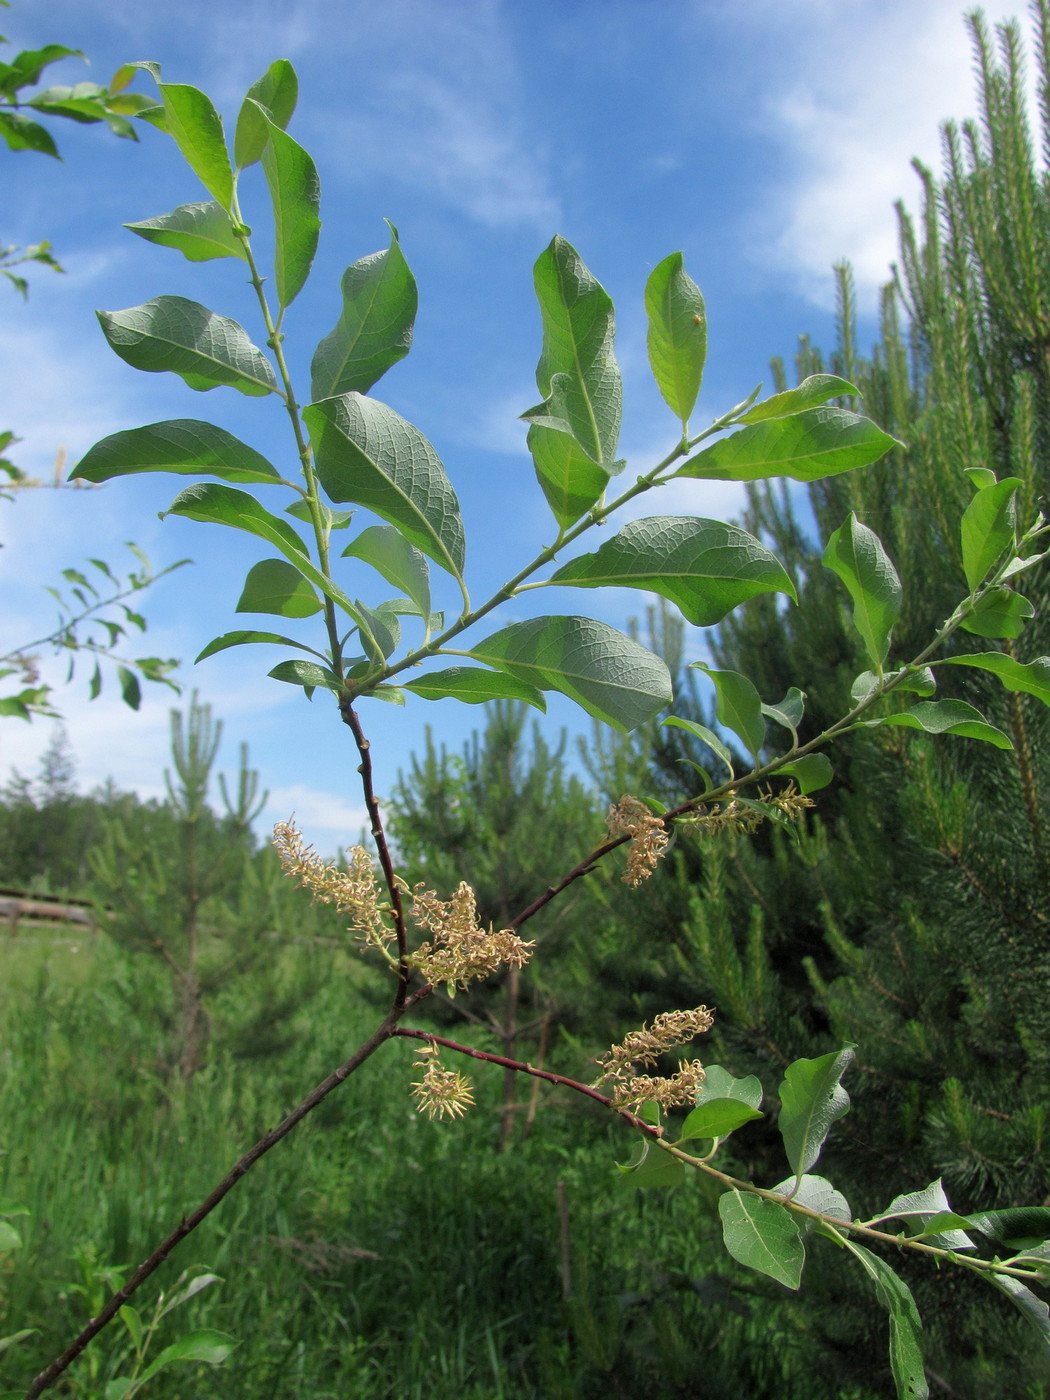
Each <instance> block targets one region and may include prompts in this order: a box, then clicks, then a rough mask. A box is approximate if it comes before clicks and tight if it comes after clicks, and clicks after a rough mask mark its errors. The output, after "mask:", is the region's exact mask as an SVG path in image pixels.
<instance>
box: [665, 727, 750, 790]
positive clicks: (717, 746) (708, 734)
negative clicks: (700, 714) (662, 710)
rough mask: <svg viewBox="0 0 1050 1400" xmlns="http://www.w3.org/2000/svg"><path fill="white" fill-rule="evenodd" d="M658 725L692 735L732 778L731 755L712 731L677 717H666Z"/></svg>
mask: <svg viewBox="0 0 1050 1400" xmlns="http://www.w3.org/2000/svg"><path fill="white" fill-rule="evenodd" d="M660 723H661V724H666V725H670V726H672V727H673V728H675V729H684V730H685V731H686V733H687V734H692V736H693V738H694V739H699V740H700V742H701V743H702V744H706V745H707V747H708V748H709V749H710V750H711V751H712V753H714V754H716V755H717V756H718V757H719V758H720V759H721V760H722V762H723V763H724V764H725V766H726V767H727V768H728V769H729V776H730V777H731V778H732V777H733V755H732V754H731V753H730V752H729V749H728V748H727V747H726V745H725V744H723V742H722V740H721V739H720V738H719V737H718V735H717V734H715V733H714V732H713V730H710V729H708V728H707V727H706V725H703V724H697V723H696V722H695V720H691V719H679V717H678V716H677V715H668V717H667V719H662V720H661V721H660Z"/></svg>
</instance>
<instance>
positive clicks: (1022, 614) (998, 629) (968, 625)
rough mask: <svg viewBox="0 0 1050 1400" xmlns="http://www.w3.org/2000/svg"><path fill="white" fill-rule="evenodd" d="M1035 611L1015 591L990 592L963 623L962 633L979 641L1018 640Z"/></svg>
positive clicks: (1023, 597)
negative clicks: (996, 639)
mask: <svg viewBox="0 0 1050 1400" xmlns="http://www.w3.org/2000/svg"><path fill="white" fill-rule="evenodd" d="M1034 616H1035V608H1034V607H1033V606H1032V604H1031V602H1030V601H1029V599H1027V598H1026V597H1025V596H1024V594H1023V593H1015V592H1014V591H1013V589H1012V588H990V589H989V590H988V592H987V593H985V594H983V595H982V597H981V599H980V601H979V602H978V604H977V606H976V608H974V610H973V612H971V613H968V614H967V616H966V617H964V618H963V620H962V627H963V630H964V631H966V632H972V633H973V634H974V636H976V637H997V638H1004V639H1007V638H1013V637H1019V636H1020V635H1021V633H1022V632H1023V631H1024V625H1025V623H1026V622H1027V621H1028V619H1029V618H1031V617H1034Z"/></svg>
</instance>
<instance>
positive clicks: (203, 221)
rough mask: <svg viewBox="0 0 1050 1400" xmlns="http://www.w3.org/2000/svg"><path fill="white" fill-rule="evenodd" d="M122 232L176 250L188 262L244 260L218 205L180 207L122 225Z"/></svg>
mask: <svg viewBox="0 0 1050 1400" xmlns="http://www.w3.org/2000/svg"><path fill="white" fill-rule="evenodd" d="M124 227H125V228H126V229H130V230H131V232H132V233H137V234H138V236H139V237H140V238H145V239H146V241H147V242H148V243H158V244H162V245H163V246H164V247H167V248H177V249H178V250H179V252H180V253H182V255H183V256H184V257H185V258H187V259H188V260H189V261H190V262H207V261H208V260H209V259H211V258H246V257H247V254H246V253H245V249H244V244H243V243H242V242H241V240H240V239H239V238H238V237H237V236H236V234H235V233H234V231H233V224H232V223H231V222H230V216H229V214H227V212H226V210H225V209H224V208H223V207H222V205H221V204H216V203H215V202H214V201H208V202H206V203H203V204H180V205H179V207H178V208H177V209H173V210H172V211H171V213H170V214H158V215H157V217H156V218H155V219H140V220H139V222H138V223H134V224H125V225H124Z"/></svg>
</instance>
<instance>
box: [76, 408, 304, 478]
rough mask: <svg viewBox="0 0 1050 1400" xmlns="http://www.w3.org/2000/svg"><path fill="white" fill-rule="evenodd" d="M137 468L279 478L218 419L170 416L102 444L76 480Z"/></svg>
mask: <svg viewBox="0 0 1050 1400" xmlns="http://www.w3.org/2000/svg"><path fill="white" fill-rule="evenodd" d="M136 472H176V473H178V474H180V475H191V474H193V475H196V474H197V473H204V474H206V475H208V476H219V477H222V478H223V479H224V480H225V481H243V482H255V481H262V482H279V481H280V480H281V478H280V476H279V474H278V472H277V469H276V467H273V466H271V465H270V463H269V462H268V461H267V460H266V458H265V457H264V456H263V455H262V454H261V453H260V452H256V450H255V448H254V447H248V446H247V444H246V443H243V442H241V441H240V439H239V438H235V437H234V435H233V434H232V433H228V432H227V431H226V429H225V428H219V427H216V426H215V425H214V424H213V423H203V422H200V421H198V420H197V419H195V418H170V419H168V420H167V421H166V422H163V423H148V424H147V425H146V426H145V427H144V428H129V429H127V430H126V431H124V432H121V433H113V434H112V435H111V436H110V437H107V438H103V439H102V441H101V442H96V443H95V445H94V447H89V448H88V450H87V452H86V453H85V454H84V456H83V457H81V459H80V461H79V462H78V463H77V465H76V466H75V467H74V469H73V471H72V472H70V480H71V481H77V480H79V481H110V480H112V479H113V477H117V476H133V475H134V474H135V473H136Z"/></svg>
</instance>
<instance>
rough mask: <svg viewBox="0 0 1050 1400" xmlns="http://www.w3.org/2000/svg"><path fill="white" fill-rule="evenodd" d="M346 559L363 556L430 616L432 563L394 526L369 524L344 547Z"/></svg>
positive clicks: (425, 615) (424, 614) (366, 561)
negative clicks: (430, 564) (429, 563)
mask: <svg viewBox="0 0 1050 1400" xmlns="http://www.w3.org/2000/svg"><path fill="white" fill-rule="evenodd" d="M342 557H343V558H344V559H347V558H353V559H362V560H364V562H365V563H366V564H371V566H372V568H373V569H376V570H378V571H379V573H381V574H382V575H383V577H384V578H385V579H386V581H387V583H390V584H393V586H394V587H395V588H400V589H401V590H402V592H404V593H407V594H408V596H409V597H410V598H411V599H412V601H413V603H415V605H416V607H417V608H418V609H419V611H420V615H421V616H422V617H424V618H425V617H429V615H430V566H429V565H428V564H427V559H426V555H425V554H422V553H421V552H420V551H419V550H418V549H416V548H415V547H414V546H413V545H410V544H409V542H408V540H406V539H405V537H404V535H402V534H401V532H400V530H395V529H394V527H393V526H392V525H370V526H369V527H368V529H367V530H363V531H362V532H361V534H360V535H358V536H357V538H356V539H354V540H351V541H350V543H349V544H348V545H347V547H346V548H345V549H344V550H343V556H342Z"/></svg>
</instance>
